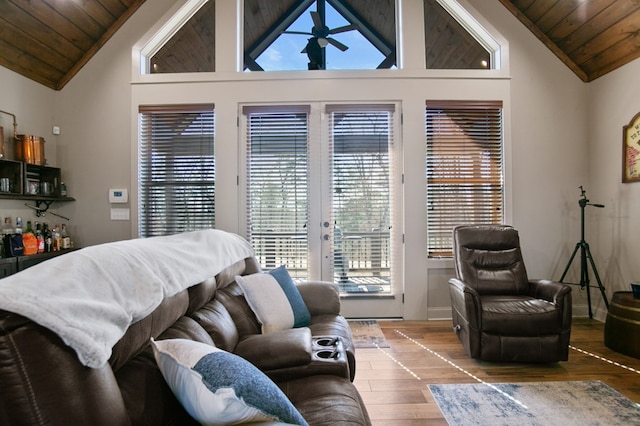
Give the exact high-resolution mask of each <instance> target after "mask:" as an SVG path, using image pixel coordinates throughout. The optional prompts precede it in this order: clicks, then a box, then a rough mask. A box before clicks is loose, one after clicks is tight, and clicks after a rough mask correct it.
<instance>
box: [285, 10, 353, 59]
mask: <svg viewBox="0 0 640 426" xmlns="http://www.w3.org/2000/svg"><path fill="white" fill-rule="evenodd" d="M310 13H311V19H312V20H313V27H312V28H311V32H308V33H307V32H302V31H283V34H302V35H310V36H312V37H311V38H309V40H308V43H307V45H306V46H305V48H304V49H302V51H301V52H300V53H306V54H307V56H308V57H309V69H324V55H323V52H322V49H324V48H325V47H326V46H327V45H328V44H331V45H333V46H335V47H337V48H338V49H340V50H341V51H343V52H344V51H345V50H347V49H348V48H349V46H346V45H345V44H342V43H340V42H339V41H338V40H336V39H334V38H332V37H329V36H330V35H332V34H338V33H344V32H347V31H352V30H356V29H358V27H357V26H356V25H345V26H343V27H337V28H332V29H329V27H327V26H326V25H325V24H324V22H323V21H324V19H323V17H322V16H321V15H320V13H318V12H315V11H311V12H310Z"/></svg>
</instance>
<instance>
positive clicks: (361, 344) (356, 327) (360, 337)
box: [349, 320, 389, 348]
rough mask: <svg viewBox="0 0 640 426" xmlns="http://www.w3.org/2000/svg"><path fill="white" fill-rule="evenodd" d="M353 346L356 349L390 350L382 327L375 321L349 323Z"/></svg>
mask: <svg viewBox="0 0 640 426" xmlns="http://www.w3.org/2000/svg"><path fill="white" fill-rule="evenodd" d="M349 325H350V326H351V334H352V335H353V345H354V346H355V347H356V348H388V347H389V343H387V340H386V339H385V338H384V334H383V333H382V330H381V329H380V325H378V322H377V321H375V320H367V321H349Z"/></svg>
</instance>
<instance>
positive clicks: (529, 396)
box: [429, 381, 640, 426]
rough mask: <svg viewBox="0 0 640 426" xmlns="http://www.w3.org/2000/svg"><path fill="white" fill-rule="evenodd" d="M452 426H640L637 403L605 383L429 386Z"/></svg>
mask: <svg viewBox="0 0 640 426" xmlns="http://www.w3.org/2000/svg"><path fill="white" fill-rule="evenodd" d="M429 390H430V391H431V393H432V395H433V397H434V399H435V401H436V403H437V404H438V408H440V411H441V412H442V414H443V415H444V417H445V419H446V420H447V423H449V424H450V425H491V426H497V425H505V426H506V425H518V426H525V425H526V426H533V425H535V426H538V425H540V426H542V425H544V426H549V425H562V426H569V425H580V426H582V425H607V426H614V425H626V426H630V425H640V404H637V403H635V402H633V401H631V400H629V399H627V398H626V397H625V396H624V395H622V394H620V393H619V392H617V391H616V390H614V389H613V388H611V387H609V386H607V385H606V384H604V383H602V382H600V381H576V382H536V383H500V384H481V383H476V384H448V385H429Z"/></svg>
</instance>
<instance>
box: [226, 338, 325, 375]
mask: <svg viewBox="0 0 640 426" xmlns="http://www.w3.org/2000/svg"><path fill="white" fill-rule="evenodd" d="M234 352H235V354H236V355H238V356H241V357H242V358H244V359H246V360H247V361H249V362H250V363H252V364H253V365H255V366H256V367H258V368H259V369H260V370H262V371H266V370H277V369H279V368H287V367H294V366H299V365H306V364H309V363H310V362H311V356H312V342H311V330H309V329H308V328H307V327H301V328H292V329H289V330H280V331H273V332H271V333H267V334H254V335H251V336H249V337H247V338H245V339H243V340H242V341H241V342H240V343H238V345H237V346H236V349H235V351H234Z"/></svg>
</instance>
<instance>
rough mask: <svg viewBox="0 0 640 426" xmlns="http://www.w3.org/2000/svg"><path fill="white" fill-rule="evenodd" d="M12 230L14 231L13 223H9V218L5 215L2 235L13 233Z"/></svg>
mask: <svg viewBox="0 0 640 426" xmlns="http://www.w3.org/2000/svg"><path fill="white" fill-rule="evenodd" d="M13 231H14V228H13V225H12V224H11V218H10V217H5V218H4V225H3V226H2V235H11V234H13Z"/></svg>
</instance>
